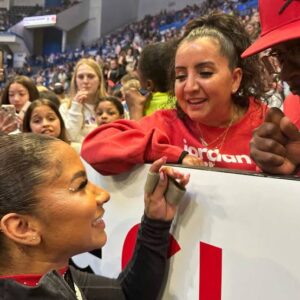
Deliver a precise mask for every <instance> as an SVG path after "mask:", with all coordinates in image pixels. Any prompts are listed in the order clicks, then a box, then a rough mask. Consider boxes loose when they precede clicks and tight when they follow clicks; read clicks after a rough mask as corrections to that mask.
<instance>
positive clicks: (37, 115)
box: [23, 99, 69, 143]
mask: <svg viewBox="0 0 300 300" xmlns="http://www.w3.org/2000/svg"><path fill="white" fill-rule="evenodd" d="M23 132H33V133H39V134H45V135H49V136H53V137H55V138H58V139H60V140H62V141H64V142H67V143H69V138H68V134H67V130H66V127H65V123H64V120H63V119H62V117H61V114H60V112H59V110H58V107H57V105H56V104H55V103H54V102H52V101H51V100H48V99H38V100H35V101H33V102H32V103H31V104H30V106H29V107H28V109H27V111H26V113H25V116H24V119H23Z"/></svg>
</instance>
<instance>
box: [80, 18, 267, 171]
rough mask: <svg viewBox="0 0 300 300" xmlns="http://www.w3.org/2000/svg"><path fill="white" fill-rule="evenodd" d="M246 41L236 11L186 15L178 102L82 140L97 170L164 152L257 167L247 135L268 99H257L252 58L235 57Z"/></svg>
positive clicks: (178, 60) (188, 161)
mask: <svg viewBox="0 0 300 300" xmlns="http://www.w3.org/2000/svg"><path fill="white" fill-rule="evenodd" d="M249 45H250V39H249V36H248V35H247V33H246V32H245V28H244V27H243V25H242V24H241V23H240V22H239V20H238V19H237V18H236V17H234V16H229V15H226V14H212V15H208V16H204V17H201V18H199V19H196V20H193V21H191V22H190V23H189V24H188V26H187V29H186V32H185V34H184V36H183V38H182V39H181V40H180V41H179V43H178V46H177V49H176V53H175V59H174V66H173V68H172V76H173V77H174V80H171V81H172V82H173V83H174V86H173V91H174V92H175V96H176V98H177V109H174V110H161V111H157V112H156V113H154V114H153V115H151V116H148V117H144V118H143V119H141V120H140V121H139V122H135V121H130V120H123V121H117V122H114V123H113V124H109V125H106V126H102V127H101V128H98V129H96V130H95V131H93V132H92V133H91V134H90V135H89V136H88V137H87V138H86V139H85V141H84V143H83V147H82V157H83V158H84V159H85V160H86V161H87V162H89V163H90V164H91V165H92V166H93V167H94V168H95V169H96V170H98V171H99V172H100V173H102V174H117V173H121V172H124V171H127V170H129V169H130V168H131V167H133V166H134V165H136V164H141V163H144V162H151V161H154V160H155V159H156V158H158V157H160V156H162V155H165V156H167V161H168V162H170V163H183V164H185V165H190V166H200V165H204V166H210V167H221V168H230V169H241V170H255V167H256V166H255V164H254V162H253V161H252V160H251V159H250V156H249V141H250V139H251V136H252V132H253V130H254V129H255V128H256V127H258V126H259V125H260V124H261V123H262V121H263V118H264V115H265V111H266V106H265V105H264V104H262V102H261V101H260V100H259V99H261V97H262V94H263V87H262V80H261V76H260V71H259V61H258V58H257V57H252V58H249V59H246V60H242V59H241V58H240V55H241V53H242V52H243V51H244V50H245V49H246V48H247V47H248V46H249Z"/></svg>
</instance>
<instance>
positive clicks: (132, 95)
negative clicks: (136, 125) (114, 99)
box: [124, 88, 151, 121]
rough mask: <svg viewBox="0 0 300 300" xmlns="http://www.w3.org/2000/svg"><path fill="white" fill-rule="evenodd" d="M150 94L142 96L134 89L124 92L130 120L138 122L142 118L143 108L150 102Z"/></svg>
mask: <svg viewBox="0 0 300 300" xmlns="http://www.w3.org/2000/svg"><path fill="white" fill-rule="evenodd" d="M150 97H151V93H150V92H149V93H148V94H146V95H142V94H141V93H140V92H139V91H138V90H137V89H136V88H130V89H127V90H125V91H124V99H125V101H126V103H127V106H128V110H129V115H130V119H132V120H136V121H138V120H139V119H141V118H142V117H143V116H144V108H145V105H146V103H147V101H149V100H150Z"/></svg>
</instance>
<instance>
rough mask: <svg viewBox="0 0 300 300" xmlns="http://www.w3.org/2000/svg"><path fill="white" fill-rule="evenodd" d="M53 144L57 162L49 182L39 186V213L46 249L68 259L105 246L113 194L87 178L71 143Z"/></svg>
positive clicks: (41, 232) (59, 258)
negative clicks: (106, 213) (107, 205)
mask: <svg viewBox="0 0 300 300" xmlns="http://www.w3.org/2000/svg"><path fill="white" fill-rule="evenodd" d="M58 144H59V145H58ZM51 147H52V148H53V149H52V150H51V152H52V153H53V158H52V159H53V164H54V166H53V168H52V172H51V171H50V172H49V173H48V176H47V178H49V180H48V182H47V183H45V185H44V186H42V187H40V188H39V189H38V192H37V198H38V199H40V206H39V209H38V213H37V215H38V220H39V223H40V234H41V241H42V246H43V248H44V251H45V252H47V253H51V255H55V256H56V257H57V259H58V260H63V259H64V260H65V259H68V258H70V257H71V256H73V255H75V254H78V253H82V252H85V251H90V250H93V249H96V248H100V247H102V246H104V244H105V243H106V233H105V231H104V229H105V224H104V222H103V220H102V217H103V214H104V209H103V204H104V203H105V202H107V201H108V200H109V194H108V193H107V192H106V191H105V190H103V189H101V188H99V187H97V186H95V185H94V184H92V183H91V182H89V181H88V180H87V175H86V171H85V168H84V166H83V164H82V162H81V160H80V158H79V156H78V155H77V154H76V152H75V151H74V150H73V149H72V148H71V147H70V146H69V145H68V144H66V143H64V142H57V143H54V144H53V146H52V145H51Z"/></svg>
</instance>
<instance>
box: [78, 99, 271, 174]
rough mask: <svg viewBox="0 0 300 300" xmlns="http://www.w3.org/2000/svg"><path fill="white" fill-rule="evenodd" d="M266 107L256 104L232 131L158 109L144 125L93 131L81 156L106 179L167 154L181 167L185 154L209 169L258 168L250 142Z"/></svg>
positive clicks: (117, 125)
mask: <svg viewBox="0 0 300 300" xmlns="http://www.w3.org/2000/svg"><path fill="white" fill-rule="evenodd" d="M266 109H267V108H266V106H265V105H263V104H261V103H257V102H255V101H253V100H250V105H249V108H248V111H247V112H246V114H245V115H244V116H243V118H242V119H241V120H240V121H239V122H238V123H236V124H234V125H232V126H230V127H228V128H218V127H209V126H205V125H202V124H199V123H196V122H194V121H192V120H190V119H189V118H188V117H186V118H185V119H180V118H178V115H177V111H176V110H175V109H174V110H160V111H157V112H155V113H154V114H152V115H150V116H147V117H144V118H142V119H141V120H140V121H138V122H136V121H133V120H118V121H116V122H113V123H110V124H106V125H102V126H100V127H98V128H97V129H95V130H94V131H92V132H91V133H90V134H89V135H88V136H87V137H86V139H85V140H84V142H83V145H82V151H81V156H82V157H83V158H84V159H85V160H86V161H87V162H88V163H89V164H90V165H91V166H92V167H93V168H94V169H96V170H97V171H98V172H100V173H101V174H103V175H109V174H119V173H122V172H125V171H128V170H130V169H131V168H132V167H133V166H135V165H136V164H143V163H145V162H152V161H154V160H156V159H158V158H160V157H162V156H167V161H168V162H169V163H178V160H179V158H180V156H181V154H182V152H183V151H184V150H185V151H188V152H189V153H190V154H192V155H195V156H198V157H200V158H201V159H202V160H203V161H204V162H205V164H206V165H207V166H211V167H220V168H229V169H240V170H255V167H256V165H255V163H254V162H253V161H252V160H251V159H250V157H249V153H250V147H249V141H250V139H251V137H252V132H253V130H254V129H255V128H256V127H258V126H259V125H260V124H261V123H262V122H263V120H264V116H265V112H266ZM199 128H200V129H199ZM201 138H202V141H201ZM203 139H204V140H205V141H208V146H205V145H204V143H203ZM211 142H213V143H211Z"/></svg>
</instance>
